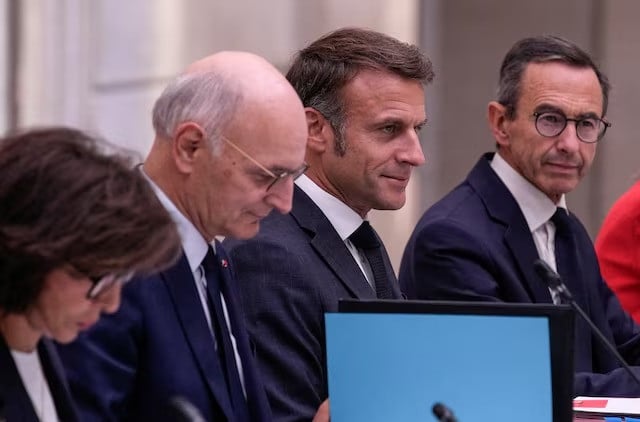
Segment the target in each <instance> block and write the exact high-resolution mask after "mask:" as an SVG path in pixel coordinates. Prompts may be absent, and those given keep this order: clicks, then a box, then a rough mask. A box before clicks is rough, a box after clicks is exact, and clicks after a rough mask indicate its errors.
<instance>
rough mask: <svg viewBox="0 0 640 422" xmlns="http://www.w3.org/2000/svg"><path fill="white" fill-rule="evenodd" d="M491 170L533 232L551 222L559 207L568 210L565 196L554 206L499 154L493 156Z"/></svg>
mask: <svg viewBox="0 0 640 422" xmlns="http://www.w3.org/2000/svg"><path fill="white" fill-rule="evenodd" d="M491 168H492V169H493V170H494V171H495V172H496V174H497V175H498V177H499V178H500V180H502V183H504V184H505V186H506V187H507V189H509V192H511V194H512V195H513V197H514V198H515V200H516V202H517V203H518V206H520V210H522V214H524V218H525V220H526V221H527V225H528V226H529V230H530V231H531V232H534V231H535V230H537V229H538V228H539V227H540V226H542V225H543V224H545V223H546V222H547V221H549V219H550V218H551V217H552V216H553V214H554V213H555V212H556V208H557V207H562V208H564V209H566V208H567V204H566V199H565V196H564V195H562V196H561V197H560V200H559V201H558V203H557V204H554V203H553V201H551V200H550V199H549V197H548V196H547V195H546V194H544V193H543V192H542V191H540V190H539V189H538V188H536V187H535V186H534V185H533V184H531V182H529V181H528V180H527V179H525V178H524V177H523V176H522V175H521V174H520V173H518V172H517V171H516V170H514V168H513V167H511V165H510V164H509V163H507V162H506V161H505V160H504V158H502V157H501V156H500V153H499V152H497V153H495V154H494V155H493V160H492V161H491Z"/></svg>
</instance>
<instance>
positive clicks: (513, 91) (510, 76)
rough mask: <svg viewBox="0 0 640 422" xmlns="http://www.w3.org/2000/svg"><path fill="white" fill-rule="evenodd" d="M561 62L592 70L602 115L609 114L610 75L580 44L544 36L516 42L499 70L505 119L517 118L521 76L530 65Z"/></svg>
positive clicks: (499, 89)
mask: <svg viewBox="0 0 640 422" xmlns="http://www.w3.org/2000/svg"><path fill="white" fill-rule="evenodd" d="M547 62H560V63H565V64H567V65H569V66H574V67H577V68H590V69H592V70H593V71H594V73H595V74H596V76H597V77H598V82H599V83H600V88H601V90H602V116H603V117H604V116H605V115H606V114H607V108H608V105H609V90H610V88H611V86H610V84H609V80H608V79H607V76H606V75H605V74H604V73H603V72H602V71H601V70H600V68H599V67H598V66H597V65H596V64H595V62H594V60H593V59H592V57H591V56H590V55H589V54H588V53H587V52H586V51H584V50H583V49H581V48H580V47H578V45H577V44H575V43H573V42H571V41H569V40H567V39H565V38H561V37H558V36H553V35H542V36H538V37H531V38H524V39H522V40H520V41H518V42H516V43H515V44H514V45H513V47H511V49H510V50H509V52H508V53H507V54H506V56H505V58H504V60H503V62H502V66H501V67H500V79H499V82H498V93H497V97H498V102H499V103H500V104H502V105H503V106H505V107H506V117H507V119H509V120H513V119H515V118H516V108H517V106H518V101H519V100H520V94H521V92H520V91H521V85H522V77H523V74H524V71H525V69H526V67H527V66H528V65H529V64H530V63H547Z"/></svg>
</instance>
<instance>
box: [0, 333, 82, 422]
mask: <svg viewBox="0 0 640 422" xmlns="http://www.w3.org/2000/svg"><path fill="white" fill-rule="evenodd" d="M38 355H39V357H40V363H41V365H42V371H43V372H44V376H45V378H46V380H47V383H48V384H49V389H50V390H51V395H52V397H53V402H54V404H55V406H56V411H57V412H58V418H60V420H61V421H64V422H67V421H72V422H73V421H77V420H79V419H78V415H77V413H76V409H75V407H74V405H73V401H72V399H71V393H70V392H69V387H68V386H67V383H66V380H65V378H64V371H63V368H62V364H61V363H60V360H59V359H58V355H57V354H56V350H55V346H53V344H52V342H51V341H50V340H47V339H45V338H43V339H41V340H40V342H39V343H38ZM0 421H8V422H38V416H37V415H36V411H35V409H34V408H33V405H32V403H31V399H30V398H29V394H28V393H27V390H26V389H25V386H24V383H23V382H22V379H21V378H20V374H19V373H18V369H17V368H16V365H15V362H14V361H13V357H12V356H11V353H10V351H9V348H8V347H7V344H6V343H5V341H4V339H3V338H2V336H0Z"/></svg>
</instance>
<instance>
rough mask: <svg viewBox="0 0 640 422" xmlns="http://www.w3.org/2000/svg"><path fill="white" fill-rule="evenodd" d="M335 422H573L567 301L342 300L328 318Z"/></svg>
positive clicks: (571, 326) (570, 322)
mask: <svg viewBox="0 0 640 422" xmlns="http://www.w3.org/2000/svg"><path fill="white" fill-rule="evenodd" d="M325 327H326V344H327V368H328V380H329V397H330V403H331V404H330V408H331V420H332V422H346V421H349V422H359V421H363V422H364V421H366V422H376V421H385V422H388V421H394V422H413V421H415V422H418V421H420V422H424V421H430V420H436V419H435V417H434V416H433V414H432V408H433V406H434V405H435V404H436V403H440V404H443V405H445V406H446V407H448V408H449V409H450V410H451V411H452V412H453V413H454V414H455V415H456V417H457V419H458V421H461V422H473V421H481V422H484V421H492V422H494V421H495V422H500V421H514V420H518V421H519V422H545V421H548V422H551V421H554V422H571V421H572V399H573V347H574V313H573V310H572V309H571V308H570V307H569V306H567V305H551V304H516V303H484V302H483V303H480V302H443V301H384V300H373V301H357V300H342V301H340V303H339V306H338V312H337V313H327V314H325Z"/></svg>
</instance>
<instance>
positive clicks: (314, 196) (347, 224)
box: [296, 175, 364, 241]
mask: <svg viewBox="0 0 640 422" xmlns="http://www.w3.org/2000/svg"><path fill="white" fill-rule="evenodd" d="M296 185H298V187H299V188H300V189H302V190H303V191H304V193H306V194H307V195H308V196H309V198H311V200H312V201H313V202H314V203H315V204H316V205H317V206H318V208H320V210H321V211H322V213H323V214H324V215H325V216H326V217H327V219H328V220H329V222H330V223H331V225H332V226H333V228H335V229H336V232H338V235H339V236H340V239H342V240H343V241H345V240H346V239H347V238H348V237H349V236H351V234H352V233H353V232H354V231H356V230H357V229H358V227H360V224H362V222H363V221H364V220H363V219H362V217H360V215H358V213H356V212H355V211H354V210H352V209H351V208H349V207H348V206H347V204H345V203H344V202H342V201H341V200H339V199H338V198H336V197H335V196H333V195H331V194H330V193H328V192H327V191H325V190H324V189H322V188H321V187H320V186H318V185H317V184H316V183H315V182H314V181H312V180H311V179H309V178H308V177H307V176H306V175H302V176H300V177H299V178H298V179H297V180H296Z"/></svg>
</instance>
